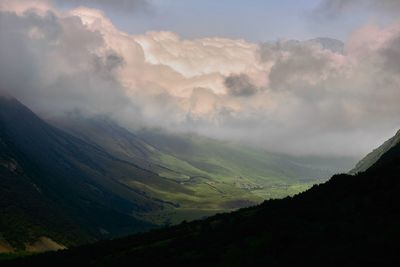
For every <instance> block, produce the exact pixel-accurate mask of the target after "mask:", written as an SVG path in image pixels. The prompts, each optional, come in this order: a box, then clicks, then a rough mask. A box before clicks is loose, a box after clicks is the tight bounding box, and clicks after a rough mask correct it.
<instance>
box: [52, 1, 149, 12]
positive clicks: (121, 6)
mask: <svg viewBox="0 0 400 267" xmlns="http://www.w3.org/2000/svg"><path fill="white" fill-rule="evenodd" d="M54 1H55V2H56V3H63V4H69V5H70V4H74V5H79V6H86V7H91V8H105V9H107V10H114V11H119V12H137V11H139V10H140V11H143V10H145V11H146V10H149V9H150V8H151V2H150V1H149V0H112V1H110V0H54Z"/></svg>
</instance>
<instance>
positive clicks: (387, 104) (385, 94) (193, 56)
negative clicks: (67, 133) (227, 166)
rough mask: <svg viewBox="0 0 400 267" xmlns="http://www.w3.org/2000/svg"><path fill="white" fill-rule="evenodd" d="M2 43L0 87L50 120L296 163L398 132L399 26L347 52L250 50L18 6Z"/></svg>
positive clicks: (304, 45)
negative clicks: (211, 140)
mask: <svg viewBox="0 0 400 267" xmlns="http://www.w3.org/2000/svg"><path fill="white" fill-rule="evenodd" d="M122 2H124V1H122ZM138 3H139V2H138ZM0 43H1V46H0V62H2V63H1V68H0V88H2V89H3V90H7V91H9V92H10V93H11V94H13V95H15V96H16V97H18V98H19V99H20V100H21V101H23V102H24V103H26V104H27V105H28V106H30V107H31V108H33V109H34V110H35V111H37V112H40V113H41V114H44V115H45V116H49V114H51V115H54V114H64V113H66V112H70V111H73V110H79V111H80V112H85V113H89V114H104V113H105V114H109V115H110V116H113V117H114V118H116V119H117V120H119V121H120V122H121V123H123V124H124V125H125V126H127V127H131V128H139V127H161V128H165V129H169V130H173V131H192V132H196V133H200V134H205V135H208V136H212V137H217V138H223V139H234V140H239V141H242V142H247V143H251V144H253V145H257V146H259V147H260V146H262V147H265V148H268V149H270V150H275V151H279V152H285V153H293V154H336V155H341V154H347V155H359V154H361V153H365V152H367V151H369V150H370V149H371V146H375V145H377V144H378V143H379V142H381V141H382V140H383V139H385V138H386V137H389V136H390V135H391V134H392V132H393V131H394V130H395V129H396V128H398V127H399V125H400V118H399V116H398V115H399V114H400V105H399V104H398V103H399V101H400V78H399V77H400V75H399V74H400V67H399V64H398V62H400V24H397V23H393V24H392V25H391V26H388V27H386V28H379V27H378V26H376V25H373V24H371V25H366V26H365V27H363V28H361V29H359V30H358V31H356V32H355V33H354V34H353V35H352V37H351V38H350V39H349V40H348V41H347V42H346V44H342V43H341V42H339V41H337V40H331V39H326V38H325V39H321V38H320V39H315V40H311V41H291V40H281V41H277V42H270V43H264V44H254V43H250V42H247V41H245V40H232V39H225V38H202V39H192V40H187V39H182V38H181V37H180V36H178V35H177V34H175V33H172V32H148V33H145V34H143V35H130V34H127V33H125V32H122V31H120V30H119V29H117V28H116V27H115V26H114V25H113V23H112V22H111V21H110V20H109V19H108V18H107V16H106V15H105V14H104V13H103V12H102V11H99V10H96V9H90V8H85V7H80V8H77V9H73V10H68V11H60V10H58V9H57V8H56V7H54V6H53V5H52V4H51V3H50V2H46V1H37V3H34V1H33V2H32V1H13V4H12V5H11V4H10V5H0Z"/></svg>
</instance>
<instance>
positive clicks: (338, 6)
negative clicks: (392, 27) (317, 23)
mask: <svg viewBox="0 0 400 267" xmlns="http://www.w3.org/2000/svg"><path fill="white" fill-rule="evenodd" d="M360 8H361V9H369V10H372V11H378V12H384V13H391V14H396V13H397V14H398V12H400V2H399V1H398V0H351V1H349V0H323V1H322V2H321V3H320V4H319V5H318V7H317V8H316V9H315V11H314V13H315V14H314V15H315V16H316V17H320V18H323V17H324V16H329V17H334V16H337V15H340V14H342V13H344V12H346V11H349V10H354V9H360Z"/></svg>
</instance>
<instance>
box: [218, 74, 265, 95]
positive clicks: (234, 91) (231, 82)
mask: <svg viewBox="0 0 400 267" xmlns="http://www.w3.org/2000/svg"><path fill="white" fill-rule="evenodd" d="M224 83H225V86H226V88H227V89H228V93H229V94H231V95H233V96H251V95H254V94H256V93H257V92H258V90H259V89H258V88H257V87H256V86H255V85H254V84H252V82H251V81H250V78H249V77H248V76H247V75H246V74H239V75H231V76H229V77H226V78H225V82H224Z"/></svg>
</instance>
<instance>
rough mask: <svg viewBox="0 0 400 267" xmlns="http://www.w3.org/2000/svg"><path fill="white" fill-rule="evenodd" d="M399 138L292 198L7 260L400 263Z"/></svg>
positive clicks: (110, 263) (157, 263)
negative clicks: (366, 162)
mask: <svg viewBox="0 0 400 267" xmlns="http://www.w3.org/2000/svg"><path fill="white" fill-rule="evenodd" d="M399 171H400V145H396V146H394V147H392V148H391V149H389V150H388V152H386V153H385V154H384V155H383V156H382V157H381V158H380V159H379V160H378V161H377V162H376V164H374V165H373V166H372V167H371V168H370V169H368V170H367V171H366V172H363V173H361V174H358V175H355V176H350V175H336V176H334V177H332V178H331V180H329V181H328V182H326V183H325V184H321V185H315V186H313V187H312V188H311V189H310V190H308V191H307V192H305V193H301V194H299V195H297V196H294V197H293V198H290V197H288V198H285V199H282V200H270V201H266V202H264V203H263V204H261V205H259V206H256V207H253V208H247V209H242V210H240V211H238V212H233V213H231V214H222V215H216V216H213V217H211V218H208V219H206V220H204V221H197V222H192V223H184V224H181V225H178V226H175V227H171V228H167V229H162V230H156V231H152V232H150V233H146V234H140V235H135V236H131V237H127V238H123V239H117V240H113V241H103V242H99V243H96V244H93V245H89V246H84V247H79V248H74V249H71V250H66V251H61V252H57V253H48V254H43V255H38V256H35V257H31V258H26V259H22V260H18V261H15V262H10V266H13V265H15V266H28V265H29V264H40V265H41V266H75V265H80V266H115V265H118V266H399V264H400V255H399V253H398V246H399V243H400V228H399V225H400V201H399V197H398V192H399V190H400V179H399V173H400V172H399Z"/></svg>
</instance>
